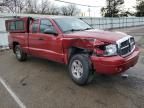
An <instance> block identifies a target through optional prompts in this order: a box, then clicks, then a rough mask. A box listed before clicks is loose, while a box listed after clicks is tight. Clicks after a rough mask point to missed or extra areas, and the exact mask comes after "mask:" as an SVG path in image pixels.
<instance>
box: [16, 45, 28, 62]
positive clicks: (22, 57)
mask: <svg viewBox="0 0 144 108" xmlns="http://www.w3.org/2000/svg"><path fill="white" fill-rule="evenodd" d="M15 55H16V58H17V60H19V61H25V60H26V59H27V54H26V53H24V52H23V51H22V49H21V47H20V45H16V46H15Z"/></svg>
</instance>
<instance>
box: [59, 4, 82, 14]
mask: <svg viewBox="0 0 144 108" xmlns="http://www.w3.org/2000/svg"><path fill="white" fill-rule="evenodd" d="M79 13H80V9H78V8H77V7H76V6H75V5H73V4H70V5H68V6H63V7H61V14H62V15H65V16H75V15H78V14H79Z"/></svg>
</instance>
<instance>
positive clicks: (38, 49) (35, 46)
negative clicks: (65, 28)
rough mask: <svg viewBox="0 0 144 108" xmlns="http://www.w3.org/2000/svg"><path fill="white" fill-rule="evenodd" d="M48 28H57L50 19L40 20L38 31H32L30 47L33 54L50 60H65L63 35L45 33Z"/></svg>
mask: <svg viewBox="0 0 144 108" xmlns="http://www.w3.org/2000/svg"><path fill="white" fill-rule="evenodd" d="M46 29H52V30H55V31H56V29H55V27H54V26H53V24H52V23H51V21H50V20H49V19H41V20H39V27H38V29H37V31H38V32H36V33H31V35H30V36H29V37H30V44H29V45H30V48H31V49H32V50H30V51H31V53H32V55H35V56H39V57H42V58H46V59H49V60H53V61H57V62H63V50H62V42H61V41H60V39H61V36H59V35H54V34H48V33H45V30H46Z"/></svg>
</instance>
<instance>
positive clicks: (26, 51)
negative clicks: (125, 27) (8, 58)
mask: <svg viewBox="0 0 144 108" xmlns="http://www.w3.org/2000/svg"><path fill="white" fill-rule="evenodd" d="M5 24H6V30H7V31H8V32H9V47H10V48H11V49H13V52H14V53H15V55H16V58H17V59H18V60H19V61H25V60H26V59H27V55H32V56H36V57H41V58H45V59H48V60H52V61H55V62H59V63H64V64H66V65H68V69H69V73H70V76H71V78H72V80H73V81H74V82H75V83H76V84H79V85H85V84H87V82H88V80H89V77H90V76H91V75H93V73H94V72H96V73H99V74H106V75H113V74H119V73H122V72H124V71H126V70H127V69H129V68H130V67H133V66H134V65H135V64H136V63H137V61H138V57H139V49H138V48H137V47H136V45H135V40H134V37H132V36H130V35H127V34H124V33H120V32H109V31H103V30H97V29H94V28H92V27H91V26H89V25H88V24H87V23H85V22H83V21H82V20H80V19H77V18H73V17H64V16H63V17H60V16H54V17H47V18H32V17H23V18H20V17H19V18H15V19H12V20H7V21H6V22H5Z"/></svg>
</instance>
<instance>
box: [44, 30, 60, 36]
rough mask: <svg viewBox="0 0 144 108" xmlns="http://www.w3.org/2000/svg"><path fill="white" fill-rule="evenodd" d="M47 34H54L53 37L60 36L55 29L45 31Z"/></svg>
mask: <svg viewBox="0 0 144 108" xmlns="http://www.w3.org/2000/svg"><path fill="white" fill-rule="evenodd" d="M44 33H45V34H53V35H58V33H57V32H56V30H55V29H45V30H44Z"/></svg>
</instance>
